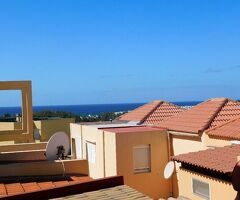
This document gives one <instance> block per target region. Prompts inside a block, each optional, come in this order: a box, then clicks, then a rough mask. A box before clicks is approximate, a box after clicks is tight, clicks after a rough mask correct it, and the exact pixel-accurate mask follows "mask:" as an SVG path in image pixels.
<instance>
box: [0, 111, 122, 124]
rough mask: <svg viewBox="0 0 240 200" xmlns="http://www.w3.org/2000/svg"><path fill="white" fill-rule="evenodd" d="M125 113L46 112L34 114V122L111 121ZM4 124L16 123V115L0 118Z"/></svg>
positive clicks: (6, 115)
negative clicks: (70, 119) (67, 120)
mask: <svg viewBox="0 0 240 200" xmlns="http://www.w3.org/2000/svg"><path fill="white" fill-rule="evenodd" d="M123 113H124V112H103V113H101V114H99V115H76V114H74V113H72V112H66V111H52V110H44V111H38V112H34V113H33V119H34V120H44V119H48V118H75V121H76V122H98V121H111V120H114V119H116V118H117V117H119V116H120V115H122V114H123ZM0 121H2V122H15V121H16V117H15V115H11V114H9V113H4V114H2V115H1V116H0Z"/></svg>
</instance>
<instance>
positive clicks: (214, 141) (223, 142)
mask: <svg viewBox="0 0 240 200" xmlns="http://www.w3.org/2000/svg"><path fill="white" fill-rule="evenodd" d="M202 140H203V143H204V145H205V146H206V147H224V146H227V145H231V140H232V139H227V138H220V137H219V138H214V137H209V136H208V135H207V134H206V133H203V135H202Z"/></svg>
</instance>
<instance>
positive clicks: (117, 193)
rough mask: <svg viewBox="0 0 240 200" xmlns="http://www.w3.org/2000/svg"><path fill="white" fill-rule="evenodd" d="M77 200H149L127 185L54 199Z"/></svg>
mask: <svg viewBox="0 0 240 200" xmlns="http://www.w3.org/2000/svg"><path fill="white" fill-rule="evenodd" d="M64 199H68V200H77V199H88V200H95V199H99V200H100V199H105V200H111V199H119V200H121V199H122V200H125V199H136V200H150V199H151V198H149V197H147V196H145V195H144V194H142V193H140V192H138V191H137V190H134V189H132V188H130V187H129V186H127V185H120V186H116V187H112V188H107V189H102V190H97V191H94V192H86V193H82V194H77V195H72V196H66V197H62V198H56V200H64Z"/></svg>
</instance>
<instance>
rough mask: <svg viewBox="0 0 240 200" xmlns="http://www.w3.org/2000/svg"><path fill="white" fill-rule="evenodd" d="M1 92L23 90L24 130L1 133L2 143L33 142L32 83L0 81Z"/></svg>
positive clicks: (0, 139)
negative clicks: (11, 141)
mask: <svg viewBox="0 0 240 200" xmlns="http://www.w3.org/2000/svg"><path fill="white" fill-rule="evenodd" d="M0 90H21V92H22V129H19V130H6V131H5V130H4V131H0V141H10V140H13V141H18V142H33V112H32V84H31V81H0ZM0 92H1V91H0Z"/></svg>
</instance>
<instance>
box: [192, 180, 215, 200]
mask: <svg viewBox="0 0 240 200" xmlns="http://www.w3.org/2000/svg"><path fill="white" fill-rule="evenodd" d="M194 181H197V182H201V183H204V184H207V185H208V189H209V196H206V195H205V194H201V193H197V192H195V191H194V188H193V182H194ZM192 192H193V194H194V195H197V196H199V197H201V198H202V199H206V200H211V187H210V184H209V183H208V182H205V181H202V180H199V179H196V178H192Z"/></svg>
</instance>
